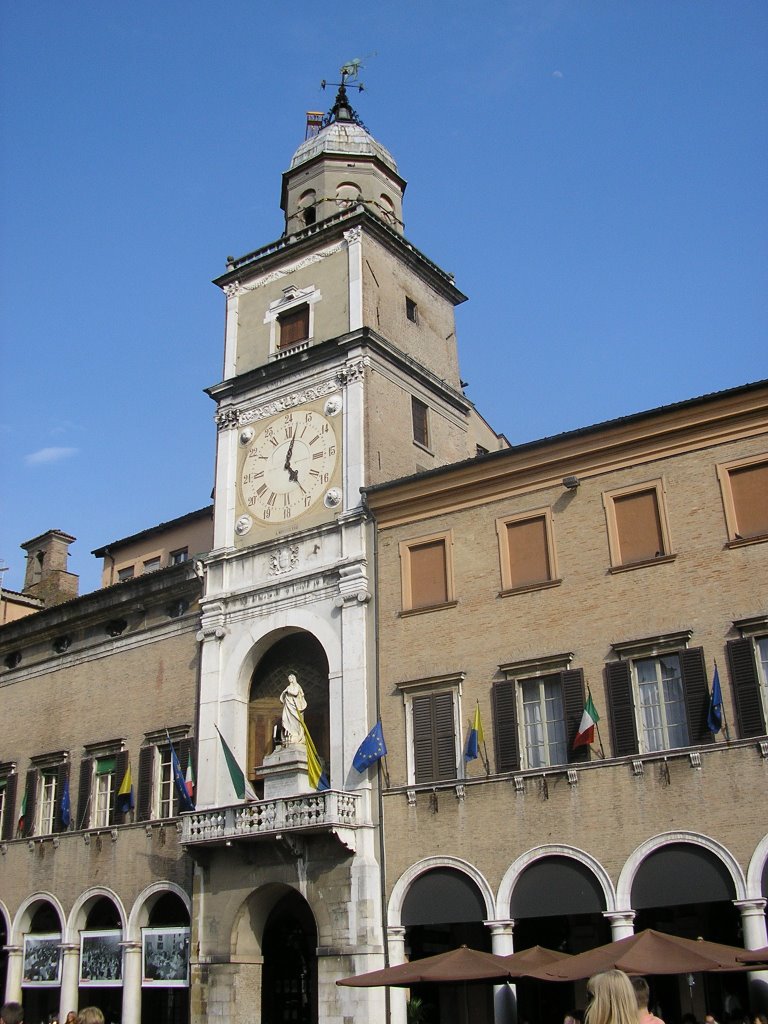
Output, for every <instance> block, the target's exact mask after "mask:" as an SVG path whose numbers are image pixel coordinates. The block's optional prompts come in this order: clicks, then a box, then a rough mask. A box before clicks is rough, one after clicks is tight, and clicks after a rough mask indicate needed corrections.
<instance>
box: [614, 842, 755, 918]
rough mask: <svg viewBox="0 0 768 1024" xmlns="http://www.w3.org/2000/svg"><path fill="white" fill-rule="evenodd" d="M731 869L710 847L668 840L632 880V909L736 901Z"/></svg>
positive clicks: (645, 861) (646, 861) (647, 860)
mask: <svg viewBox="0 0 768 1024" xmlns="http://www.w3.org/2000/svg"><path fill="white" fill-rule="evenodd" d="M735 899H736V886H735V885H734V882H733V878H732V876H731V872H730V871H729V870H728V868H727V867H726V865H725V864H724V863H723V861H722V860H721V859H720V858H719V857H718V856H717V855H716V854H715V853H713V852H712V851H711V850H708V849H706V847H703V846H696V845H694V844H693V843H670V844H669V845H667V846H663V847H661V848H660V849H658V850H655V851H654V852H653V853H651V854H650V855H649V856H648V857H646V858H645V860H644V861H643V862H642V864H641V865H640V867H639V868H638V869H637V872H636V873H635V877H634V879H633V882H632V895H631V905H632V908H633V909H636V910H643V909H646V908H648V907H673V906H678V905H682V904H686V903H716V902H718V901H719V900H728V901H731V900H735Z"/></svg>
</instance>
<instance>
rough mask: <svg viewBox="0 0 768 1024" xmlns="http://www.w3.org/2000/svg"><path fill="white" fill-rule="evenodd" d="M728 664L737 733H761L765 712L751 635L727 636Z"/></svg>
mask: <svg viewBox="0 0 768 1024" xmlns="http://www.w3.org/2000/svg"><path fill="white" fill-rule="evenodd" d="M726 651H727V653H728V668H729V669H730V675H731V685H732V687H733V696H734V700H735V703H736V719H737V722H738V726H739V736H741V737H742V738H743V739H746V738H747V737H749V736H764V735H765V732H766V722H765V714H764V712H763V704H762V701H761V699H760V678H759V676H758V674H757V664H756V663H755V646H754V644H753V642H752V640H750V639H746V640H729V641H728V643H727V644H726Z"/></svg>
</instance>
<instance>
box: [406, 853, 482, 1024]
mask: <svg viewBox="0 0 768 1024" xmlns="http://www.w3.org/2000/svg"><path fill="white" fill-rule="evenodd" d="M487 916H488V912H487V908H486V904H485V900H484V899H483V894H482V893H481V892H480V890H479V888H478V887H477V885H476V884H475V882H474V881H473V880H472V879H471V878H469V877H468V875H466V874H464V872H462V871H459V870H457V869H456V868H451V867H436V868H432V869H431V870H429V871H425V872H424V874H422V875H419V876H418V878H416V879H415V880H414V882H413V883H412V884H411V886H410V888H409V889H408V892H407V893H406V895H405V899H404V900H403V907H402V911H401V915H400V919H401V923H402V924H403V925H404V926H405V929H406V932H405V946H406V951H408V952H409V959H410V960H420V959H421V958H422V957H425V956H432V955H434V954H435V953H445V952H447V951H448V950H450V949H456V947H457V946H461V945H462V944H464V945H467V946H470V947H472V948H473V949H482V950H485V951H486V952H491V934H490V932H489V931H488V929H487V928H486V926H485V925H484V924H483V922H484V921H485V920H486V918H487ZM411 995H412V997H413V996H415V997H418V998H419V999H421V1000H422V1005H423V1006H424V1011H425V1019H426V1020H429V1021H430V1022H434V1024H470V1022H472V1024H491V1022H492V1021H493V986H492V985H490V984H477V985H467V986H458V985H414V986H413V988H412V989H411Z"/></svg>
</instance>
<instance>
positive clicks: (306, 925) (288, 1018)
mask: <svg viewBox="0 0 768 1024" xmlns="http://www.w3.org/2000/svg"><path fill="white" fill-rule="evenodd" d="M316 950H317V928H316V926H315V919H314V917H313V916H312V911H311V910H310V909H309V907H308V905H307V903H306V901H305V900H304V898H303V897H302V896H301V895H300V894H299V893H297V892H293V891H292V892H289V893H287V894H286V895H285V896H283V898H282V899H281V900H280V901H279V902H278V903H277V904H276V905H275V906H274V907H273V908H272V910H271V912H270V914H269V917H268V918H267V923H266V925H265V927H264V938H263V940H262V951H263V955H264V966H263V968H262V980H261V1024H288V1022H290V1024H317V954H316Z"/></svg>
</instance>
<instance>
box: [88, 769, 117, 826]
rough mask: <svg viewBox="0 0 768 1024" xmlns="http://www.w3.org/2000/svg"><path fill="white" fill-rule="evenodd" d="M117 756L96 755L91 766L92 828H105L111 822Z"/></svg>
mask: <svg viewBox="0 0 768 1024" xmlns="http://www.w3.org/2000/svg"><path fill="white" fill-rule="evenodd" d="M116 771H117V757H116V756H114V755H113V756H109V757H97V758H95V759H94V768H93V773H94V774H93V788H92V790H91V792H92V800H93V816H92V819H91V823H92V827H93V828H107V827H108V826H109V825H111V824H112V820H113V819H112V812H113V807H114V801H115V775H116Z"/></svg>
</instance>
